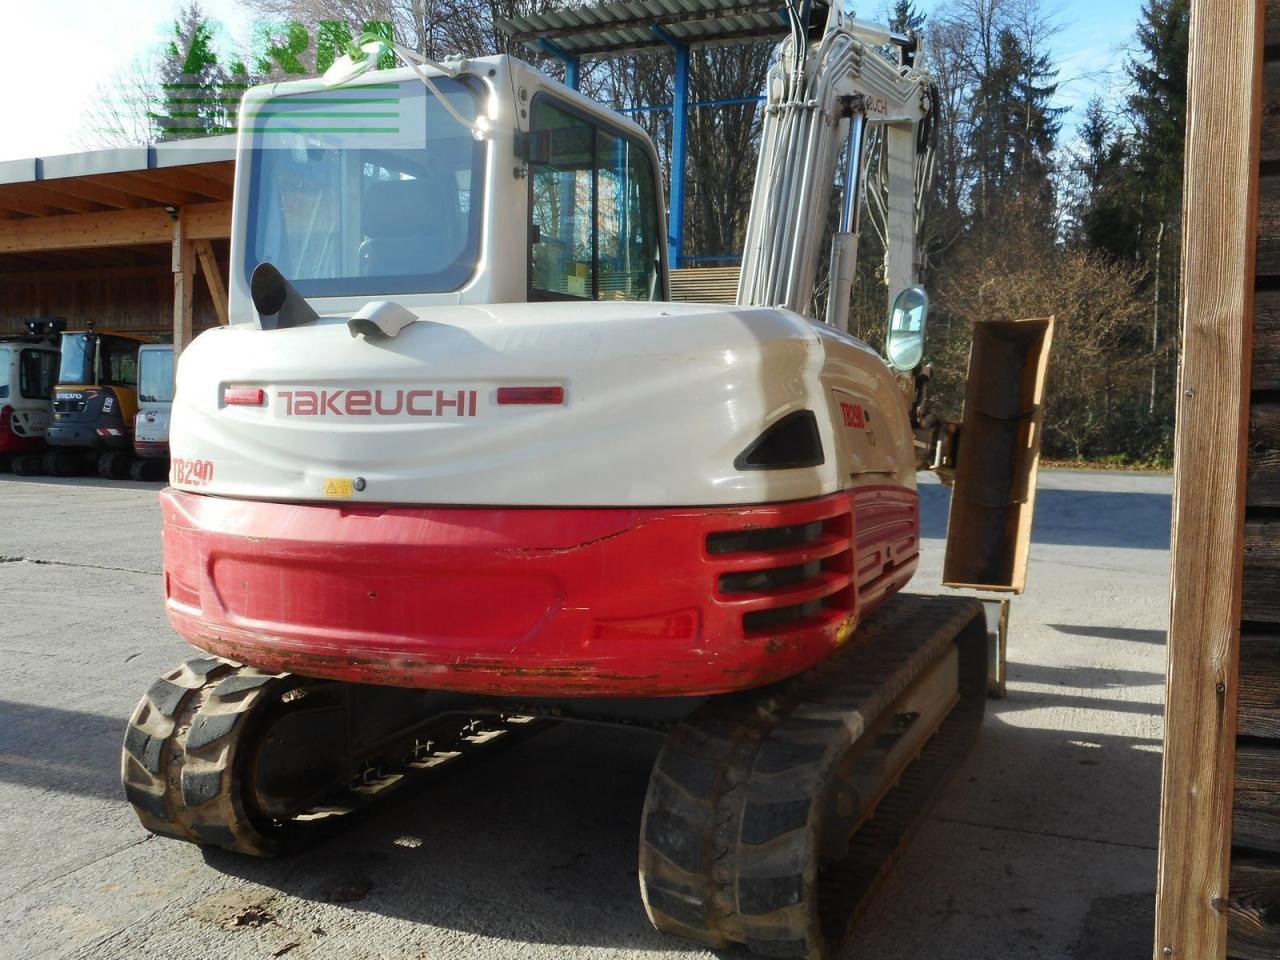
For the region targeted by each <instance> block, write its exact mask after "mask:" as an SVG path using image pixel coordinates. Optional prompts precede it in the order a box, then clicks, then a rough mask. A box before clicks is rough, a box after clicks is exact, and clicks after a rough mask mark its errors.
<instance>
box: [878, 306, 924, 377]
mask: <svg viewBox="0 0 1280 960" xmlns="http://www.w3.org/2000/svg"><path fill="white" fill-rule="evenodd" d="M928 319H929V295H928V294H927V293H925V292H924V287H907V289H905V290H903V291H902V292H901V293H900V294H898V299H896V300H895V301H893V309H892V310H890V311H889V334H888V336H887V337H885V342H884V352H885V356H886V357H887V358H888V360H889V366H891V367H893V369H894V370H897V371H899V372H900V373H910V372H911V371H912V370H914V369H915V368H916V367H918V366H920V361H921V360H923V359H924V329H925V323H926V321H927V320H928Z"/></svg>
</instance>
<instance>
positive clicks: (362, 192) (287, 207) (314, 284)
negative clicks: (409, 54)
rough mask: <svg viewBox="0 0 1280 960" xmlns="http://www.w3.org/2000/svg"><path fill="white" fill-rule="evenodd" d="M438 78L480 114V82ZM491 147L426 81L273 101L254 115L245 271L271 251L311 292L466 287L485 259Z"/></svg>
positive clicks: (459, 106) (468, 113)
mask: <svg viewBox="0 0 1280 960" xmlns="http://www.w3.org/2000/svg"><path fill="white" fill-rule="evenodd" d="M433 79H435V82H436V85H437V86H439V87H440V89H441V92H442V93H443V94H444V95H445V96H446V97H448V98H449V102H450V105H451V106H453V107H454V108H455V109H456V110H457V111H458V112H459V113H461V114H462V115H463V116H465V117H473V116H475V115H476V112H477V110H478V108H479V98H478V97H477V95H476V93H475V89H476V88H478V86H479V85H478V83H476V82H475V81H469V82H464V81H462V80H450V79H448V78H446V77H440V78H433ZM353 104H354V105H356V110H354V111H353V110H352V109H351V107H352V105H353ZM352 118H362V119H359V120H355V119H352ZM370 118H377V119H370ZM357 124H358V125H357ZM424 124H425V130H424ZM484 149H485V148H484V144H483V143H481V142H479V141H477V140H476V139H475V138H474V137H473V136H472V135H471V131H470V130H468V129H467V128H465V127H463V126H462V125H461V124H459V123H458V122H457V121H456V120H454V119H453V117H451V116H450V115H449V113H448V111H446V110H445V108H444V107H443V106H442V105H441V104H440V102H439V101H438V100H437V99H436V98H435V96H434V95H432V94H430V93H429V92H428V91H427V89H426V88H425V87H424V86H423V85H422V84H421V83H420V82H418V81H417V80H411V81H407V82H404V83H400V84H366V85H364V86H352V87H345V88H342V89H335V90H326V91H321V92H317V93H307V94H296V95H293V96H288V97H280V98H277V99H276V100H273V101H270V102H269V103H268V104H267V105H265V106H264V107H263V109H262V111H261V112H260V113H259V114H258V115H257V122H256V123H255V126H254V152H253V155H252V158H251V164H252V166H251V170H250V181H249V210H248V217H247V227H248V229H247V230H246V238H247V243H246V251H245V264H244V270H245V277H246V278H248V277H249V276H250V275H251V274H252V273H253V268H254V267H256V266H257V265H258V264H259V263H261V262H262V261H264V260H268V261H270V262H271V263H273V264H274V265H275V266H276V267H277V268H279V270H280V272H281V273H283V274H284V275H285V276H286V277H288V278H289V280H290V281H291V282H292V283H293V285H294V286H295V287H296V288H297V289H298V292H299V293H301V294H302V295H303V296H307V297H338V296H358V295H367V294H378V293H414V292H420V293H441V292H447V291H451V290H457V289H458V288H459V287H461V286H463V284H465V283H466V282H467V280H468V279H470V277H471V275H472V274H473V273H475V270H476V267H477V263H478V260H479V254H480V232H481V226H480V216H481V213H482V206H483V197H482V196H481V195H480V190H481V185H482V182H483V172H484Z"/></svg>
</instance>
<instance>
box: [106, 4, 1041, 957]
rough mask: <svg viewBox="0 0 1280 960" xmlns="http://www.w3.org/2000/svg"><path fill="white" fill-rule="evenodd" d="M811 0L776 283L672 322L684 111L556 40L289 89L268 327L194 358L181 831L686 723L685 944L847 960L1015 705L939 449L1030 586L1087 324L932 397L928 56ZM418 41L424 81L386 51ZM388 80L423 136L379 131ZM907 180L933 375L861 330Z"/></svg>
mask: <svg viewBox="0 0 1280 960" xmlns="http://www.w3.org/2000/svg"><path fill="white" fill-rule="evenodd" d="M804 9H805V10H808V11H810V12H811V13H812V22H806V20H805V19H804V17H803V15H802V10H801V7H800V5H799V4H793V5H790V6H789V7H788V10H789V11H790V16H791V19H792V25H793V30H792V36H791V37H790V39H789V40H787V41H785V42H784V44H783V45H782V47H781V49H780V52H779V57H778V61H777V64H776V66H775V67H774V68H773V70H772V72H771V74H770V77H769V84H768V90H767V98H768V103H767V108H766V120H765V124H764V129H763V134H762V145H761V154H760V160H759V171H758V174H757V177H756V185H755V191H754V197H753V201H752V207H751V213H750V223H749V229H748V231H747V234H746V247H745V252H744V260H743V268H742V276H741V285H740V288H739V303H738V304H737V305H732V306H725V305H723V304H721V305H699V304H676V303H671V302H668V293H667V291H668V281H667V267H668V264H667V259H666V256H667V255H666V250H665V233H666V231H665V223H664V213H663V201H662V196H661V191H660V187H659V163H658V157H657V153H656V151H655V148H654V145H653V143H652V142H651V141H650V140H649V138H648V137H647V136H646V135H645V133H644V132H643V130H642V129H641V128H640V127H638V126H637V125H635V124H634V123H632V122H630V121H629V120H627V119H625V118H624V117H622V116H620V115H619V114H617V113H615V112H613V111H610V110H608V109H606V108H604V107H602V106H601V105H600V104H598V103H595V102H593V101H591V100H590V99H588V98H586V97H584V96H581V95H579V94H578V93H576V92H574V91H572V90H570V89H568V88H567V87H565V86H563V85H561V84H559V83H557V82H555V81H553V80H551V79H549V78H547V77H546V76H543V75H542V74H541V73H539V72H538V71H537V70H535V69H533V68H532V67H530V66H529V65H527V64H525V63H523V62H521V61H519V60H517V59H515V58H513V57H509V56H497V57H483V58H477V59H471V60H451V61H447V62H444V63H434V62H431V61H427V60H424V59H423V58H422V57H420V56H418V55H417V54H415V53H413V52H412V51H408V50H405V49H403V48H401V47H399V46H396V45H394V44H388V42H387V41H385V40H382V39H381V38H377V37H372V36H369V35H366V36H365V37H362V38H361V39H360V40H359V41H358V42H357V46H356V48H355V49H354V50H353V51H352V52H351V53H349V54H348V56H346V57H344V58H342V59H340V60H339V61H338V62H337V63H335V65H334V66H333V67H332V68H331V69H330V71H329V72H328V73H327V74H326V77H325V80H324V81H321V80H303V81H296V82H289V83H281V84H275V85H271V86H266V87H260V88H256V89H254V90H251V91H249V92H248V94H247V95H246V97H245V98H244V101H243V104H242V107H241V114H240V130H241V133H240V146H239V157H238V162H237V169H236V184H235V200H234V224H235V229H234V231H233V237H232V253H231V263H232V267H231V276H230V313H231V321H232V322H231V323H230V324H229V325H228V326H225V327H221V328H217V329H214V330H210V331H207V332H205V333H202V334H201V335H200V336H198V337H197V338H195V340H194V341H193V342H192V344H191V345H190V346H189V347H188V348H187V349H186V350H184V351H183V352H182V354H181V356H180V359H179V364H178V372H177V393H176V398H175V401H174V405H173V415H172V424H171V433H170V450H171V454H172V468H171V473H170V486H169V487H168V488H167V489H165V490H164V491H163V492H162V494H161V506H162V511H163V520H164V534H163V535H164V568H165V573H164V591H165V607H166V610H167V613H168V616H169V619H170V621H171V623H172V624H173V625H174V627H175V628H176V629H177V631H178V632H179V633H180V634H181V635H182V636H183V637H184V638H185V639H186V640H187V641H189V642H190V643H191V644H193V645H194V646H195V647H197V648H199V649H200V650H201V651H202V654H201V655H200V656H197V657H195V658H193V659H191V660H188V661H187V662H186V663H185V664H183V665H182V666H180V667H178V668H176V669H174V670H172V671H170V672H169V673H166V674H165V675H164V676H163V677H161V678H160V679H158V680H157V681H156V682H155V684H154V685H153V686H152V687H151V688H150V689H149V690H148V691H147V693H146V694H145V696H143V698H142V700H141V701H140V702H139V704H138V706H137V708H136V710H135V711H134V713H133V715H132V717H131V719H130V722H129V726H128V730H127V734H126V737H125V742H124V749H123V754H122V776H123V782H124V789H125V792H126V794H127V796H128V799H129V801H130V802H131V803H132V804H133V806H134V808H135V810H136V812H137V815H138V817H139V819H140V820H141V822H142V824H143V826H145V827H146V828H147V829H148V830H150V831H152V832H154V833H156V834H160V835H163V836H168V837H176V838H179V839H182V840H187V841H191V842H194V843H197V844H205V845H213V846H219V847H224V848H227V849H229V850H234V851H239V852H241V853H244V854H249V855H255V856H266V855H274V854H278V853H282V852H286V851H289V850H292V849H296V848H297V847H298V846H300V845H302V844H305V843H307V842H309V841H311V840H312V839H314V838H315V837H316V836H318V835H320V834H322V833H323V832H324V831H325V830H326V828H328V827H330V826H332V825H334V824H338V823H341V822H343V820H344V819H346V818H349V817H350V816H351V815H352V814H355V813H357V812H358V811H361V810H368V809H369V808H370V807H371V805H373V804H374V803H376V801H377V800H378V799H379V798H380V797H381V796H383V795H385V794H386V793H387V792H388V791H390V790H393V789H395V788H397V787H399V786H401V785H402V784H405V783H409V782H412V781H413V780H415V779H417V778H419V777H424V776H429V775H430V774H431V773H432V772H433V771H435V770H438V769H439V768H441V767H442V766H444V765H447V764H450V763H453V762H455V761H457V760H458V759H460V758H465V757H467V756H468V755H470V754H472V753H476V752H480V751H483V750H485V749H486V748H488V747H489V746H490V745H491V744H494V743H500V742H502V741H503V740H508V741H510V740H512V739H518V738H520V737H521V736H523V735H525V734H527V733H529V732H531V731H532V730H534V729H536V728H537V727H538V726H539V725H540V724H543V723H545V722H548V720H549V718H554V719H556V720H562V721H565V720H586V721H593V722H616V723H621V724H631V725H636V724H642V725H647V726H651V727H654V728H657V729H660V730H663V731H666V732H667V740H666V742H665V746H664V747H663V749H662V751H661V754H660V755H659V757H658V759H657V762H656V764H655V767H654V770H653V773H652V778H651V781H650V784H649V788H648V794H647V798H646V800H645V804H644V812H643V819H642V823H641V827H640V834H641V835H640V851H639V881H640V891H641V895H642V898H643V902H644V905H645V909H646V910H647V912H648V915H649V917H650V919H651V920H652V922H653V923H654V925H655V926H656V927H657V928H658V929H660V930H663V931H667V932H670V933H673V934H677V935H680V936H683V937H688V938H692V939H694V940H698V941H701V942H702V943H705V944H709V945H712V946H716V947H722V946H726V945H727V944H729V943H731V942H741V943H745V944H747V945H748V946H749V947H750V948H751V949H753V950H755V951H756V952H757V953H759V954H761V955H766V956H789V957H790V956H794V957H821V956H827V955H830V954H831V953H832V952H833V951H834V950H835V949H836V948H837V946H838V945H839V944H840V943H841V941H842V940H843V939H844V937H845V935H846V933H847V931H848V929H849V924H850V922H851V919H850V918H851V917H852V916H854V915H855V914H856V912H857V907H858V904H860V903H861V902H862V900H863V897H864V895H865V894H866V893H867V891H868V890H869V889H870V888H871V886H872V885H873V883H874V882H875V880H876V878H877V877H878V876H879V875H880V873H881V871H882V869H883V867H884V865H885V863H886V862H887V861H888V859H889V858H891V857H892V856H893V854H894V852H895V851H896V850H897V849H898V848H899V845H900V844H901V843H902V842H903V840H904V837H905V836H906V834H907V832H908V831H909V829H910V826H911V824H912V823H913V822H914V820H915V819H916V818H917V817H918V816H919V814H920V811H921V810H923V808H924V804H925V802H926V801H927V799H928V798H929V796H931V795H932V793H933V791H934V790H935V789H936V787H937V785H938V784H939V783H940V782H942V779H943V778H944V777H945V775H946V774H947V772H948V771H949V769H950V768H951V767H952V765H953V764H954V763H955V762H956V760H957V759H958V758H959V757H960V756H961V755H962V754H963V753H964V748H965V745H966V744H968V743H969V742H970V741H971V740H972V738H973V736H974V734H975V733H976V731H977V729H978V727H979V726H980V724H981V718H982V715H983V704H984V696H985V689H986V682H987V656H988V637H987V631H986V628H985V626H984V620H983V613H982V607H981V605H980V604H979V603H978V601H976V600H974V599H970V598H966V597H925V596H911V595H907V594H899V591H900V590H901V588H902V587H903V586H905V585H906V583H907V582H908V581H909V580H910V579H911V576H912V573H913V572H914V570H915V569H916V565H917V558H918V553H919V546H920V524H919V508H918V497H917V492H916V469H917V465H918V464H919V463H924V464H925V465H930V464H933V465H938V466H948V467H950V466H954V467H955V468H956V471H957V473H956V482H957V489H956V497H955V502H956V503H969V504H970V505H971V506H970V507H969V508H966V509H968V511H969V512H968V514H967V515H968V516H969V517H970V518H971V519H970V520H968V521H966V524H967V529H969V530H970V531H971V534H970V540H969V542H967V543H966V544H965V545H964V546H963V551H962V552H963V554H964V559H966V560H967V561H968V564H967V566H965V565H963V564H960V565H958V566H957V570H958V571H960V572H959V573H958V574H957V575H958V576H961V578H962V579H963V580H965V581H967V582H968V583H971V584H979V585H986V586H999V585H1001V582H1002V581H1007V583H1006V584H1005V585H1006V586H1008V585H1009V584H1011V583H1012V581H1013V580H1015V579H1017V577H1016V571H1015V568H1016V567H1017V566H1018V565H1019V564H1021V563H1025V541H1024V540H1022V539H1020V538H1021V537H1023V536H1024V535H1025V531H1026V529H1027V523H1028V522H1029V510H1030V503H1031V490H1032V489H1033V488H1034V460H1035V456H1036V454H1035V451H1036V450H1038V439H1037V438H1038V433H1037V428H1038V424H1037V421H1036V410H1037V409H1038V403H1039V399H1040V392H1039V391H1040V387H1041V384H1042V382H1043V373H1044V368H1043V363H1044V355H1045V354H1044V347H1045V346H1046V343H1047V326H1046V325H1044V324H1040V325H1037V326H1034V329H1033V331H1032V333H1031V335H1027V333H1026V331H1025V330H1023V329H1022V328H1016V327H1015V326H1010V327H1009V328H1008V329H1004V328H1001V332H1000V333H999V335H997V336H995V337H994V339H993V340H992V342H993V343H995V347H993V348H992V349H990V350H986V351H979V350H978V349H977V348H975V352H974V358H973V365H974V367H975V368H976V367H977V366H978V365H979V364H980V363H981V364H985V365H986V367H985V369H983V370H982V371H977V370H976V369H973V370H971V374H974V373H978V372H981V376H980V377H978V378H977V380H976V381H972V380H971V387H972V383H973V382H978V383H980V384H981V385H982V386H981V388H980V389H979V390H978V392H977V393H975V392H973V389H972V388H971V392H970V401H972V402H971V403H970V404H969V406H967V407H966V418H965V421H964V423H963V424H962V425H961V426H960V428H959V430H956V429H953V428H952V427H949V426H947V425H945V424H943V423H942V422H941V421H939V420H938V419H937V418H936V417H934V416H933V415H932V414H929V413H928V411H927V406H928V404H927V398H925V397H924V396H923V393H924V389H923V386H922V384H923V383H924V380H925V379H927V378H923V377H922V369H923V368H922V356H923V350H924V332H925V314H926V311H927V298H926V296H925V294H924V292H923V290H921V289H920V288H919V287H917V286H916V275H917V271H918V266H919V265H918V254H917V250H916V242H915V241H916V234H917V229H916V228H917V223H918V207H919V204H920V202H921V197H922V192H923V187H924V185H925V183H926V182H927V174H928V165H929V156H930V137H929V126H930V124H931V123H932V119H933V116H934V106H933V92H932V84H931V82H930V79H929V75H928V73H927V72H926V71H925V70H924V69H923V67H922V65H920V64H919V63H917V59H916V58H917V53H916V50H915V41H914V39H913V38H912V37H909V36H899V35H896V34H893V33H891V32H890V31H887V30H884V29H880V28H875V27H869V26H867V25H865V24H862V23H859V22H857V21H855V20H853V19H852V18H850V17H848V16H846V15H845V14H844V13H842V12H841V10H840V9H839V8H838V7H836V6H834V5H833V6H831V7H829V8H828V7H826V6H824V5H821V4H813V5H810V4H806V5H805V7H804ZM388 46H390V47H391V48H392V49H394V51H395V52H396V53H397V54H399V56H400V57H401V58H402V59H404V60H405V61H406V62H407V63H408V67H407V68H404V69H395V70H390V71H388V70H377V71H375V72H373V73H367V74H365V75H363V76H362V75H361V74H362V71H364V70H365V69H366V68H371V67H373V66H374V64H375V63H376V62H377V61H378V59H379V58H380V57H381V56H382V55H383V54H384V53H386V52H387V48H388ZM882 47H891V48H892V49H894V50H896V51H897V53H896V61H891V60H890V59H889V58H887V57H886V56H885V55H884V54H883V53H882V52H881V48H882ZM370 83H374V84H377V93H378V95H379V96H382V97H386V96H389V95H390V96H394V97H395V98H396V99H397V100H398V110H399V113H400V119H399V121H398V123H399V126H398V128H397V129H394V130H389V131H384V132H377V133H374V132H369V133H366V134H362V135H358V136H355V135H349V134H344V133H341V132H333V131H332V129H331V128H332V127H333V122H332V120H324V119H321V118H323V117H326V116H332V111H334V110H335V102H337V101H341V100H342V99H343V98H350V99H352V100H355V101H359V100H360V98H361V97H362V96H363V97H368V96H369V95H370V94H369V88H368V87H367V84H370ZM339 108H340V104H339ZM839 181H842V182H843V184H844V187H843V191H844V192H843V195H842V202H841V205H840V206H841V216H840V223H839V229H838V231H837V233H836V236H835V240H834V242H833V243H832V245H831V251H830V254H829V256H830V274H831V277H832V281H831V287H832V292H831V294H830V296H829V298H828V300H829V306H828V308H827V322H819V321H815V320H811V319H808V318H807V317H806V316H805V315H804V313H805V312H806V311H807V310H808V309H809V305H810V302H811V300H812V293H813V289H814V283H815V277H816V276H817V275H818V273H819V269H818V268H819V261H820V259H823V258H825V257H826V256H827V254H826V253H824V251H823V250H822V249H821V246H820V245H821V233H822V225H823V223H824V222H825V220H826V215H827V210H828V205H829V203H830V202H831V200H832V197H833V184H835V183H837V182H839ZM868 191H875V192H876V196H875V198H874V200H873V201H872V202H870V203H869V204H868V206H870V207H873V208H876V209H880V210H881V211H882V212H883V213H884V215H885V219H884V226H885V228H886V235H887V248H888V256H887V260H886V271H887V280H888V287H889V294H890V302H891V303H893V304H894V306H893V308H892V310H891V311H890V315H891V321H890V325H889V326H890V329H889V332H888V340H887V348H886V353H887V356H888V362H887V363H886V361H885V359H882V358H881V357H880V356H879V355H878V354H877V353H876V352H875V351H874V350H873V349H872V348H870V347H869V346H868V345H866V344H865V343H863V342H861V341H859V340H857V339H855V338H854V337H852V336H850V335H849V334H848V333H847V332H845V329H844V328H845V326H846V325H847V324H846V322H845V317H846V316H847V313H848V301H849V287H850V283H851V279H852V276H853V264H854V262H855V256H854V254H855V245H856V241H857V235H858V229H859V227H858V222H857V221H858V215H859V211H860V209H861V207H862V205H863V202H864V194H866V193H867V192H868ZM978 339H979V340H980V341H982V342H986V341H985V340H984V339H983V337H979V338H978ZM987 339H991V338H987ZM970 414H972V416H970ZM966 464H970V465H971V470H970V472H971V473H973V474H974V475H973V477H970V478H966V476H965V470H966ZM1002 470H1003V472H1004V473H1007V474H1009V478H1008V479H1000V477H998V476H997V474H998V473H1000V472H1001V471H1002ZM1028 478H1030V486H1028ZM966 485H967V486H966ZM966 491H967V492H966ZM975 491H976V493H975ZM993 492H994V494H995V495H993ZM966 498H967V499H966ZM953 528H954V517H953ZM1011 545H1012V546H1011ZM1019 545H1021V546H1019ZM949 560H950V558H949Z"/></svg>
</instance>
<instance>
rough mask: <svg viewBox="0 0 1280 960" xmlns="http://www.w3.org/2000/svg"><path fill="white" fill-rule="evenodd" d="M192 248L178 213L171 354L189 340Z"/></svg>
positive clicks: (182, 216)
mask: <svg viewBox="0 0 1280 960" xmlns="http://www.w3.org/2000/svg"><path fill="white" fill-rule="evenodd" d="M195 260H196V258H195V250H194V248H193V246H192V242H191V238H190V237H189V236H187V218H186V215H185V213H180V214H179V216H178V219H177V220H176V221H174V224H173V356H174V358H175V359H177V357H178V354H180V353H182V351H183V350H185V349H186V347H187V344H189V343H190V342H191V313H192V310H191V308H192V304H193V302H194V295H195V286H196V276H195V274H196V263H195Z"/></svg>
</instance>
